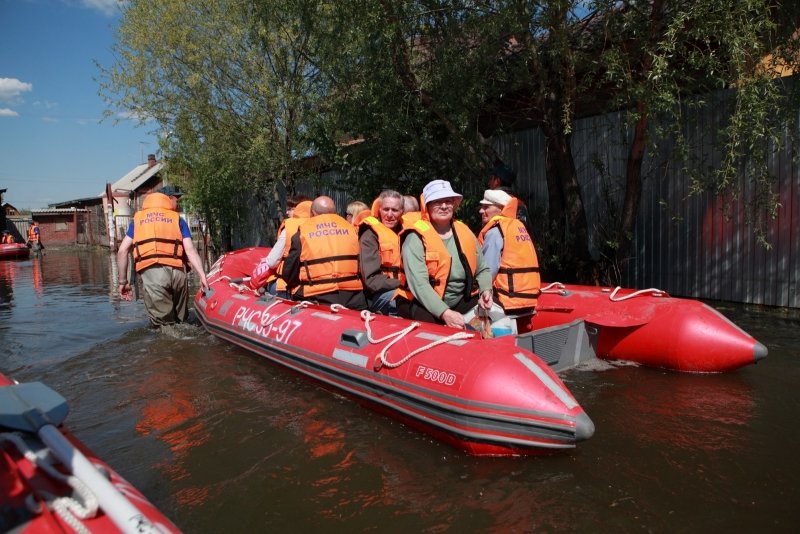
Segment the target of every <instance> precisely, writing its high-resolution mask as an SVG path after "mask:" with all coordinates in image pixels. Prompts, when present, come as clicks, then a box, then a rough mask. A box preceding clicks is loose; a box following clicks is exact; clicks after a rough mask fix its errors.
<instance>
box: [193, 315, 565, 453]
mask: <svg viewBox="0 0 800 534" xmlns="http://www.w3.org/2000/svg"><path fill="white" fill-rule="evenodd" d="M198 318H199V319H200V321H201V322H202V323H204V325H205V327H206V329H208V330H209V331H210V332H211V331H213V332H212V333H214V334H215V335H217V336H219V337H221V338H223V339H227V340H228V341H231V342H233V343H236V344H237V345H240V346H242V347H244V348H247V349H249V350H252V351H254V352H255V353H256V354H259V355H261V356H263V357H266V358H267V359H270V360H273V361H275V362H276V363H280V364H282V365H285V366H287V367H289V368H291V369H294V370H295V371H297V372H300V373H302V374H305V375H308V376H310V377H312V378H315V379H317V380H319V381H321V382H324V383H328V384H331V385H334V386H336V387H338V388H340V389H341V390H342V391H343V392H344V393H349V394H351V395H354V396H356V397H360V398H362V399H365V400H369V401H372V402H373V403H376V404H379V405H383V406H386V407H388V408H390V409H391V410H393V411H396V412H398V413H400V414H405V415H406V416H408V417H411V418H412V419H414V420H417V421H419V422H424V423H426V424H427V425H429V426H431V427H432V428H434V429H438V430H439V431H446V432H448V433H450V434H452V435H454V436H460V438H459V439H462V440H463V439H470V440H474V441H475V442H484V443H495V444H498V445H500V446H508V445H509V444H513V443H516V444H519V445H524V446H535V447H541V448H558V449H561V448H572V447H574V446H575V441H574V439H575V428H574V424H575V419H574V417H572V416H565V415H564V414H555V413H547V412H544V413H538V415H537V412H536V411H531V410H520V411H519V416H518V417H514V416H510V415H507V414H506V415H503V414H497V413H495V414H492V413H487V412H483V411H479V412H476V411H473V410H470V409H468V405H471V406H477V407H479V408H481V407H482V408H488V409H491V408H492V407H493V405H491V404H486V403H474V402H469V401H464V400H463V399H451V401H455V402H456V405H453V404H452V403H451V402H447V397H448V396H446V395H441V394H436V393H434V397H441V399H440V400H439V401H436V400H434V399H433V398H431V397H430V394H431V393H433V392H431V391H430V390H426V391H425V392H422V393H423V394H422V395H419V394H416V393H414V392H413V390H417V389H419V388H417V387H415V386H414V385H410V386H411V388H410V389H411V391H409V390H405V389H402V388H401V387H400V386H401V385H400V384H397V383H396V382H397V381H396V380H395V379H393V378H391V377H381V378H382V380H379V381H377V382H373V380H374V379H375V378H377V377H375V378H372V379H370V380H368V381H365V379H364V377H363V376H359V375H358V374H352V373H350V372H347V371H344V370H339V369H336V368H334V367H332V366H331V365H330V363H326V362H325V360H327V362H331V360H330V359H328V358H325V357H321V356H320V355H316V354H313V353H310V352H308V351H306V350H303V349H299V348H296V347H292V346H291V345H286V344H283V343H277V342H274V341H272V340H260V339H259V340H256V339H253V337H252V336H250V335H248V334H247V333H241V332H236V331H235V330H233V331H231V330H226V329H222V328H219V327H217V326H216V325H213V323H215V322H217V321H218V320H215V319H213V318H211V317H205V316H203V314H202V313H200V314H198ZM223 324H225V323H223ZM264 341H267V344H266V345H265V344H264ZM343 364H344V365H347V363H344V362H343ZM361 373H363V368H362V371H361V372H359V374H361ZM537 376H539V375H538V374H537ZM548 378H549V377H548ZM392 383H395V385H394V386H391V384H392ZM387 387H389V388H388V389H387ZM551 389H552V388H551ZM442 401H445V402H442ZM484 404H486V405H485V406H484ZM494 408H498V409H501V410H503V411H507V410H508V409H509V408H511V407H509V406H502V405H497V406H494ZM511 411H517V410H515V409H513V408H511ZM528 417H535V420H534V419H529V418H528ZM542 418H544V419H542ZM558 419H561V422H560V423H559V422H556V420H558Z"/></svg>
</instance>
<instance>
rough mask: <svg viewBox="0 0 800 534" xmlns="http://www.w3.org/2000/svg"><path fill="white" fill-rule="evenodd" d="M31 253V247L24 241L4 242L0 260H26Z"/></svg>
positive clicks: (1, 247) (0, 247)
mask: <svg viewBox="0 0 800 534" xmlns="http://www.w3.org/2000/svg"><path fill="white" fill-rule="evenodd" d="M30 255H31V249H29V248H28V246H27V245H25V244H24V243H3V244H1V245H0V260H24V259H26V258H27V257H28V256H30Z"/></svg>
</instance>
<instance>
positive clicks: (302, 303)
mask: <svg viewBox="0 0 800 534" xmlns="http://www.w3.org/2000/svg"><path fill="white" fill-rule="evenodd" d="M281 302H284V301H283V300H276V301H275V302H273V303H272V304H270V305H269V306H267V309H265V310H264V312H268V311H269V310H271V309H272V307H273V306H275V305H276V304H280V303H281ZM309 304H311V302H309V301H307V300H302V301H300V302H298V303H297V304H295V305H294V306H291V307H290V308H286V309H285V310H284V311H283V313H279V314H278V315H276V316H275V317H272V318H270V320H269V321H267V322H266V323H265V324H264V325H263V326H271V325H272V323H274V322H275V321H277V320H278V319H280V318H281V317H283V316H284V315H288V314H290V313H292V312H293V311H295V310H298V309H300V308H305V307H307V306H308V305H309Z"/></svg>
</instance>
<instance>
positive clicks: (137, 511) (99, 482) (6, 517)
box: [0, 373, 180, 534]
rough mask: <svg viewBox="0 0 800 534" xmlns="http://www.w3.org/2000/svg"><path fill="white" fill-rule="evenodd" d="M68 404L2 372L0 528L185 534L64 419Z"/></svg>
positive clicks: (46, 389)
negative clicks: (84, 440) (67, 427)
mask: <svg viewBox="0 0 800 534" xmlns="http://www.w3.org/2000/svg"><path fill="white" fill-rule="evenodd" d="M68 412H69V406H68V405H67V401H66V400H65V399H64V397H62V396H61V395H59V394H58V393H56V392H55V391H53V390H52V389H50V388H49V387H47V386H45V385H44V384H42V383H41V382H29V383H24V384H17V383H15V382H13V381H12V380H10V379H9V378H8V377H6V376H5V375H3V374H1V373H0V502H2V504H3V506H2V510H0V531H3V532H20V533H31V534H38V533H42V534H44V533H55V532H93V533H118V532H123V533H126V534H129V533H130V534H133V533H138V534H166V533H171V532H175V533H177V532H180V531H179V530H178V528H177V527H176V526H175V525H174V524H172V522H170V520H169V519H167V518H166V517H165V516H164V515H163V514H162V513H161V512H160V511H159V510H158V509H157V508H156V507H155V506H153V504H152V503H150V502H149V501H148V500H147V498H145V496H144V495H142V494H141V493H140V492H139V491H138V490H137V489H136V488H134V487H133V486H132V485H131V484H130V483H129V482H127V481H126V480H125V479H123V478H122V477H121V476H120V475H119V474H118V473H117V472H116V471H114V470H113V469H112V468H111V466H109V465H108V464H106V463H105V462H103V461H102V460H100V459H99V458H97V457H96V456H95V455H94V454H93V453H92V452H91V451H90V450H89V449H88V448H86V446H85V445H83V444H82V443H81V442H80V441H79V440H78V439H77V438H76V437H75V436H74V435H72V434H71V433H69V432H68V431H67V430H66V429H65V428H64V427H63V426H61V423H62V422H63V421H64V419H65V418H66V416H67V413H68Z"/></svg>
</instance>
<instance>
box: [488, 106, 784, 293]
mask: <svg viewBox="0 0 800 534" xmlns="http://www.w3.org/2000/svg"><path fill="white" fill-rule="evenodd" d="M728 99H729V95H727V94H726V93H720V94H718V95H713V97H710V98H708V101H707V103H706V104H705V105H704V106H696V105H695V106H685V108H684V109H683V114H684V117H685V123H684V127H683V132H682V134H683V135H684V136H685V137H686V139H687V140H688V143H689V146H691V147H693V148H692V152H691V154H690V160H689V165H691V166H694V167H693V168H694V169H695V170H708V169H714V168H718V167H719V165H720V164H721V161H722V157H723V152H722V150H721V149H720V147H719V146H718V143H719V140H718V139H717V136H716V133H715V132H716V131H717V127H718V126H719V125H720V124H722V123H723V122H724V121H725V120H726V117H727V110H728V106H729V100H728ZM623 119H624V117H623V115H622V114H621V113H613V114H609V115H604V116H598V117H590V118H586V119H581V120H579V121H576V123H575V125H574V130H573V134H572V147H573V154H574V156H575V165H576V169H577V172H578V177H579V180H580V183H581V188H582V189H581V190H582V194H583V200H584V203H585V205H586V213H587V217H588V221H589V226H590V232H591V233H592V236H593V237H592V239H593V240H595V241H596V240H598V239H602V232H601V231H600V230H601V228H599V222H598V221H601V220H602V219H603V217H604V216H605V215H606V210H607V199H611V200H612V201H613V202H615V203H617V204H619V203H621V201H622V197H623V195H624V184H625V180H624V178H625V165H626V161H627V156H628V149H629V143H630V138H631V131H630V129H626V128H625V126H624V124H623ZM798 122H800V117H799V118H798ZM794 128H795V129H797V124H795V126H794ZM651 132H652V133H654V132H655V130H654V129H652V130H651ZM493 142H494V144H495V147H496V148H497V150H498V152H499V153H500V154H501V156H502V157H503V158H504V159H505V160H506V161H507V162H509V163H510V164H511V165H512V166H514V168H515V170H516V171H517V176H518V178H517V193H518V194H519V196H520V197H521V198H523V199H525V200H526V201H527V202H528V205H529V210H530V209H533V210H534V212H539V213H542V212H544V210H545V209H546V207H547V181H546V177H545V164H544V155H545V146H544V138H543V136H542V134H541V132H540V131H538V130H531V131H524V132H517V133H513V134H506V135H503V136H498V137H497V138H495V139H494V140H493ZM794 148H795V147H794V146H793V144H792V136H791V134H790V132H786V135H785V139H784V144H783V147H782V148H781V149H780V150H778V151H776V152H775V153H774V154H772V156H771V158H770V160H769V170H770V173H771V174H773V175H775V176H777V177H778V184H777V186H776V188H775V193H776V194H777V195H778V196H779V199H780V203H781V207H780V210H779V212H778V217H777V219H775V220H771V221H769V224H768V226H767V239H768V241H769V243H770V245H771V248H770V249H766V248H764V247H763V246H761V245H760V244H759V243H758V242H757V240H756V238H755V235H754V229H753V228H752V227H751V226H749V225H748V224H747V222H746V220H747V218H748V211H747V210H752V206H753V204H754V202H755V197H754V195H755V191H754V187H753V185H752V183H750V182H749V180H748V177H746V176H745V175H744V171H743V172H742V175H741V176H740V177H739V180H740V185H742V186H743V194H742V196H741V197H740V198H739V199H738V200H735V199H732V198H730V197H729V196H725V195H722V196H720V195H717V194H716V193H715V192H713V191H707V192H703V193H701V194H694V195H692V194H690V189H691V185H690V179H689V176H688V174H687V172H685V170H684V169H683V168H682V165H683V164H682V163H680V162H679V159H678V158H677V157H675V154H674V151H675V143H674V141H673V140H671V139H661V140H658V141H657V143H656V146H655V147H648V150H647V155H646V158H645V161H644V164H643V174H644V182H643V192H642V198H641V206H640V212H639V218H638V220H637V225H636V229H635V232H634V242H633V249H632V254H633V257H632V258H631V259H630V261H629V262H628V264H627V266H626V269H625V272H624V273H623V279H622V284H623V285H625V286H630V287H636V288H646V287H657V288H660V289H664V290H666V291H668V292H669V293H670V294H673V295H679V296H688V297H695V298H708V299H719V300H729V301H737V302H746V303H757V304H767V305H775V306H786V307H795V308H797V307H800V297H799V296H798V292H797V289H798V281H800V262H799V261H798V257H800V220H799V219H800V217H798V209H800V178H799V177H798V171H797V165H796V163H795V162H794V159H793V157H792V154H793V152H794ZM598 250H599V247H597V246H595V243H594V241H593V251H594V253H597V251H598ZM544 277H545V278H547V275H546V273H545V274H544Z"/></svg>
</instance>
